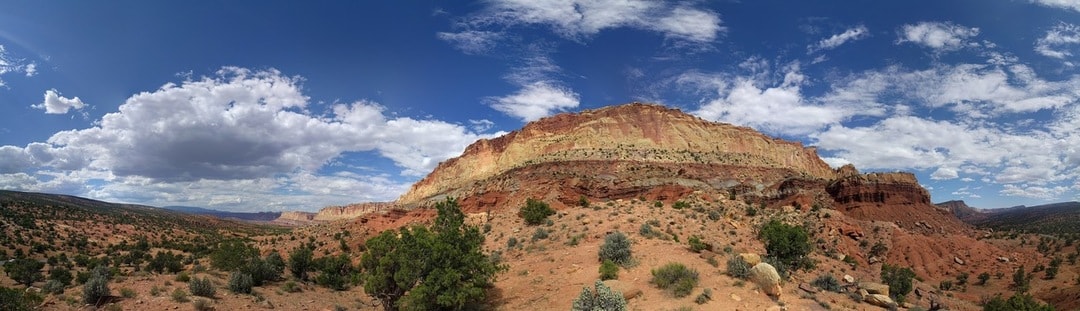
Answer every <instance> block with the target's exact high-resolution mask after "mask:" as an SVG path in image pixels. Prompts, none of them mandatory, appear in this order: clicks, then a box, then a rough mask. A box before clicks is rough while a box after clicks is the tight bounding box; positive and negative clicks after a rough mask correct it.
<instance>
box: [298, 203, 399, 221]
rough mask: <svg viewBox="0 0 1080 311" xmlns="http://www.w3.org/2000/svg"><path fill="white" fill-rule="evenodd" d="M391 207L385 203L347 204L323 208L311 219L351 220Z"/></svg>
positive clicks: (391, 204) (390, 204)
mask: <svg viewBox="0 0 1080 311" xmlns="http://www.w3.org/2000/svg"><path fill="white" fill-rule="evenodd" d="M391 206H393V203H386V202H371V203H358V204H349V205H346V206H330V207H324V208H323V209H321V210H319V212H318V213H316V214H315V217H314V218H313V219H314V220H316V221H332V220H338V219H352V218H356V217H360V216H363V215H366V214H369V213H374V212H377V211H380V210H384V209H388V208H390V207H391Z"/></svg>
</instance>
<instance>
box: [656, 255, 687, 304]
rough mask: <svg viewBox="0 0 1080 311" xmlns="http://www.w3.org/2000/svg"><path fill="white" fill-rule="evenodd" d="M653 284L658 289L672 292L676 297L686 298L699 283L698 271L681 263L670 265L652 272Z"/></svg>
mask: <svg viewBox="0 0 1080 311" xmlns="http://www.w3.org/2000/svg"><path fill="white" fill-rule="evenodd" d="M652 276H653V277H652V281H651V282H652V283H653V284H656V287H658V288H660V289H665V290H668V291H669V292H671V294H672V295H673V296H675V297H686V296H687V295H690V292H691V291H693V290H694V287H695V286H697V283H698V272H697V270H694V269H690V268H687V267H686V266H685V265H683V264H681V263H675V262H673V263H669V264H666V265H664V266H663V267H660V268H659V269H653V270H652Z"/></svg>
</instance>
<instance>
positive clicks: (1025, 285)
mask: <svg viewBox="0 0 1080 311" xmlns="http://www.w3.org/2000/svg"><path fill="white" fill-rule="evenodd" d="M1030 282H1031V277H1030V276H1029V275H1028V274H1027V273H1026V272H1024V266H1023V265H1020V267H1017V268H1016V272H1014V273H1013V282H1012V284H1010V285H1009V286H1010V287H1011V288H1012V289H1013V290H1015V291H1016V292H1018V293H1024V292H1027V291H1028V289H1030V288H1031V286H1030Z"/></svg>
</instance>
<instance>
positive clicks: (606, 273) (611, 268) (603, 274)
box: [600, 260, 619, 280]
mask: <svg viewBox="0 0 1080 311" xmlns="http://www.w3.org/2000/svg"><path fill="white" fill-rule="evenodd" d="M618 278H619V265H616V264H615V262H613V261H611V260H604V263H602V264H600V279H601V280H614V279H618Z"/></svg>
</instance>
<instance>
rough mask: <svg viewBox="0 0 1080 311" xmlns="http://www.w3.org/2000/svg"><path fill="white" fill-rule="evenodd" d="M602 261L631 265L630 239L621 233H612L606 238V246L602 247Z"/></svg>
mask: <svg viewBox="0 0 1080 311" xmlns="http://www.w3.org/2000/svg"><path fill="white" fill-rule="evenodd" d="M599 255H600V261H604V260H611V261H612V262H614V263H616V264H619V265H626V264H628V263H630V259H631V255H632V254H631V252H630V239H629V238H627V237H626V235H625V234H623V233H622V232H619V231H615V232H612V233H611V234H608V235H607V236H606V237H604V244H603V245H600V252H599Z"/></svg>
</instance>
